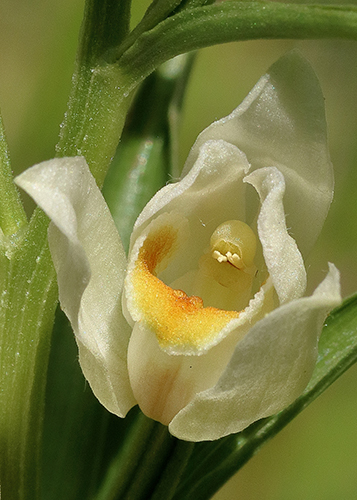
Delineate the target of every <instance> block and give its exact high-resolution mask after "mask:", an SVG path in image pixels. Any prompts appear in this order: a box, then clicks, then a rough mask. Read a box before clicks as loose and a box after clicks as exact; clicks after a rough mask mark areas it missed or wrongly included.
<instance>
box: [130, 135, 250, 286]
mask: <svg viewBox="0 0 357 500" xmlns="http://www.w3.org/2000/svg"><path fill="white" fill-rule="evenodd" d="M248 170H249V164H248V162H247V159H246V157H245V155H244V153H242V152H241V151H239V150H238V149H237V148H236V147H235V146H232V145H231V144H228V143H225V142H224V141H208V142H207V143H206V144H204V145H203V146H202V148H201V150H200V151H199V155H198V158H197V161H196V163H195V165H194V167H193V168H192V170H191V171H190V172H189V173H188V175H186V176H185V177H184V178H183V179H182V180H181V181H179V182H177V183H175V184H170V185H167V186H165V187H164V188H162V189H161V190H160V191H159V192H158V193H156V195H155V196H154V197H153V198H152V199H151V200H150V201H149V203H148V204H147V205H146V207H145V208H144V210H143V211H142V212H141V214H140V215H139V217H138V219H137V221H136V223H135V226H134V231H133V234H132V237H131V247H132V246H133V245H134V243H135V240H136V238H137V237H138V236H139V235H140V234H142V232H143V231H144V229H145V228H146V226H147V225H148V224H149V223H150V221H151V220H152V219H153V218H154V217H158V216H159V215H160V214H162V213H164V212H168V213H169V212H177V213H180V214H181V215H183V216H184V217H186V218H187V220H188V221H189V226H190V231H191V234H192V235H194V238H195V239H194V244H192V245H190V247H189V248H188V251H185V252H178V253H177V254H176V256H175V259H174V260H173V261H172V264H171V265H170V266H168V268H167V270H165V271H164V272H163V274H162V276H161V275H160V279H163V280H164V281H165V283H171V282H173V281H174V280H175V279H177V278H178V277H179V276H182V275H183V274H185V273H186V272H187V271H190V270H192V269H196V268H197V262H198V260H199V258H200V256H201V255H202V253H203V251H204V250H205V249H206V247H208V246H209V240H210V237H211V234H212V233H213V231H214V230H215V229H216V227H217V226H218V225H219V224H220V223H221V222H222V221H225V220H230V219H236V218H238V219H241V220H244V218H245V186H244V184H243V182H242V179H243V177H244V176H245V175H246V174H247V173H248Z"/></svg>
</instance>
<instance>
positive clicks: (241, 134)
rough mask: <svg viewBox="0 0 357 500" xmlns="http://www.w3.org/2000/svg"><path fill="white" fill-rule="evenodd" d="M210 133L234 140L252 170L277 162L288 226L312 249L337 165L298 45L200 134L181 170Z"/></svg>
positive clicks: (313, 78) (303, 248) (311, 76)
mask: <svg viewBox="0 0 357 500" xmlns="http://www.w3.org/2000/svg"><path fill="white" fill-rule="evenodd" d="M212 139H215V140H218V139H223V140H224V141H227V142H229V143H231V144H235V145H236V146H237V147H238V148H239V149H240V150H241V151H243V152H244V153H245V154H246V155H247V158H248V161H249V163H250V164H251V166H252V170H256V169H257V168H261V167H270V166H273V165H274V166H276V167H277V168H279V170H280V171H281V172H282V173H283V175H284V178H285V181H286V185H287V190H286V196H285V209H286V213H287V223H288V227H289V228H291V231H292V235H293V236H294V238H295V239H296V241H297V242H298V245H299V248H300V250H301V251H302V252H303V253H305V252H307V251H308V250H310V249H311V247H312V246H313V244H314V242H315V240H316V238H317V236H318V234H319V232H320V230H321V227H322V224H323V222H324V220H325V218H326V215H327V211H328V208H329V205H330V202H331V199H332V193H333V169H332V165H331V162H330V158H329V152H328V147H327V134H326V120H325V109H324V99H323V95H322V92H321V88H320V85H319V82H318V80H317V78H316V75H315V73H314V71H313V70H312V68H311V67H310V65H309V63H308V62H307V61H306V60H305V59H304V58H303V57H301V56H300V55H299V54H298V53H297V52H295V51H294V52H290V53H289V54H287V55H286V56H285V57H282V58H281V59H279V60H278V61H277V62H276V63H275V64H273V66H271V68H270V69H269V70H268V73H267V74H266V75H265V76H263V77H262V78H261V79H260V80H259V82H258V83H257V84H256V86H255V87H254V88H253V90H252V91H251V92H250V93H249V95H248V96H247V97H246V99H245V100H244V101H243V102H242V104H241V105H240V106H238V108H237V109H235V110H234V111H233V112H232V113H231V114H230V115H229V116H227V117H225V118H223V119H221V120H219V121H217V122H215V123H213V124H212V125H210V126H209V127H208V128H207V129H206V130H204V131H203V132H202V133H201V134H200V136H199V137H198V139H197V141H196V143H195V145H194V147H193V148H192V150H191V153H190V155H189V157H188V159H187V162H186V165H185V168H184V172H183V174H186V173H187V172H188V171H189V170H190V169H191V168H192V165H193V164H194V163H195V161H196V158H197V156H198V152H199V149H200V148H201V146H202V144H204V143H205V142H206V141H208V140H212Z"/></svg>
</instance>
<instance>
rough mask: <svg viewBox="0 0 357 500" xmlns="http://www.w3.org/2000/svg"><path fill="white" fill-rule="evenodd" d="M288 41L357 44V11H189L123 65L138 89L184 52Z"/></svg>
mask: <svg viewBox="0 0 357 500" xmlns="http://www.w3.org/2000/svg"><path fill="white" fill-rule="evenodd" d="M286 38H292V39H319V38H341V39H348V40H357V8H356V7H355V6H345V7H344V6H343V7H341V6H333V5H298V4H285V3H276V2H237V1H226V2H223V3H221V2H219V3H215V4H213V5H208V6H205V7H198V8H196V9H187V10H186V9H185V10H183V11H181V12H179V13H178V14H176V15H174V16H171V17H169V18H168V19H166V20H165V21H163V22H161V23H159V24H158V25H157V26H156V27H155V28H153V29H152V30H151V31H148V32H145V33H143V34H142V35H141V36H140V37H139V38H138V40H137V41H136V42H135V43H134V44H133V45H132V47H130V48H129V49H128V50H127V51H126V52H125V54H123V55H122V56H121V57H120V59H119V63H120V66H121V68H122V69H123V70H125V68H130V71H131V77H132V83H133V84H134V82H136V81H137V80H138V79H140V78H143V77H145V76H147V75H148V74H150V73H151V72H152V71H153V70H154V69H155V68H156V67H158V66H159V65H160V64H161V63H163V62H164V61H166V60H168V59H170V58H172V57H174V56H176V55H178V54H182V53H184V52H189V51H192V50H196V49H200V48H203V47H208V46H211V45H215V44H221V43H227V42H234V41H242V40H256V39H286ZM118 55H119V56H120V55H121V54H120V52H119V53H118Z"/></svg>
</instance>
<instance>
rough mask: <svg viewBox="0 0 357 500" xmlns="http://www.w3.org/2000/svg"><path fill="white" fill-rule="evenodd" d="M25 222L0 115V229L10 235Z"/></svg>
mask: <svg viewBox="0 0 357 500" xmlns="http://www.w3.org/2000/svg"><path fill="white" fill-rule="evenodd" d="M25 224H27V219H26V215H25V211H24V209H23V206H22V203H21V200H20V196H19V193H18V191H17V189H16V186H15V184H14V182H13V178H12V171H11V165H10V156H9V150H8V147H7V143H6V138H5V131H4V126H3V122H2V118H1V116H0V231H1V230H2V232H3V234H4V235H5V236H11V235H13V234H15V233H17V231H18V230H19V228H20V227H22V226H24V225H25ZM3 243H5V242H3Z"/></svg>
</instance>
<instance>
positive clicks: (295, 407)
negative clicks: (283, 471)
mask: <svg viewBox="0 0 357 500" xmlns="http://www.w3.org/2000/svg"><path fill="white" fill-rule="evenodd" d="M356 361H357V295H355V296H353V297H351V298H349V299H347V300H346V301H345V302H344V303H343V304H342V306H340V307H339V308H337V309H335V310H334V311H332V313H331V314H330V316H329V317H328V319H327V321H326V324H325V326H324V328H323V331H322V335H321V340H320V343H319V356H318V361H317V364H316V368H315V371H314V373H313V376H312V379H311V381H310V383H309V385H308V386H307V388H306V389H305V391H304V393H303V394H302V395H301V396H300V397H299V398H298V399H297V400H296V401H295V402H294V403H292V404H291V405H290V406H289V407H288V408H286V409H285V410H283V411H282V412H280V413H278V414H277V415H275V416H272V417H269V418H266V419H263V420H260V421H258V422H256V423H254V424H253V425H251V426H250V427H248V428H247V429H246V430H244V431H242V432H241V433H239V434H236V435H231V436H227V437H225V438H223V439H220V440H218V441H216V442H212V443H200V444H199V445H198V446H197V447H196V448H195V450H194V453H193V454H192V457H191V460H190V462H189V464H188V467H187V469H186V473H185V476H184V478H183V481H182V483H181V485H180V487H179V489H178V490H177V493H176V496H175V497H174V498H175V499H177V500H179V499H180V500H206V499H209V498H211V496H212V495H213V494H214V493H215V492H216V491H217V490H218V489H219V488H220V487H221V486H222V485H223V484H224V483H225V482H226V481H227V480H228V479H229V478H230V477H231V476H232V475H233V474H234V473H235V472H237V471H238V470H239V469H240V468H241V467H242V466H243V465H244V464H245V463H246V462H247V461H248V460H249V459H250V458H251V457H252V456H253V455H254V454H255V453H256V452H257V451H258V450H259V449H260V447H261V446H262V445H263V444H264V443H265V442H267V441H268V440H269V439H271V438H272V437H273V436H274V435H275V434H277V433H278V432H279V431H280V430H281V429H283V428H284V427H285V426H286V425H287V424H288V423H289V422H290V421H291V420H292V419H293V418H294V417H296V415H297V414H298V413H300V412H301V411H302V410H303V409H304V408H306V407H307V406H308V405H309V404H310V403H311V402H312V401H313V400H314V399H315V398H316V397H317V396H319V395H320V394H321V393H322V392H323V391H324V390H326V389H327V388H328V387H329V386H330V385H331V384H332V383H333V382H334V381H335V380H336V379H337V378H338V377H339V376H340V375H342V374H343V373H344V372H345V371H346V370H347V369H348V368H349V367H350V366H351V365H352V364H354V363H355V362H356Z"/></svg>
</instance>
